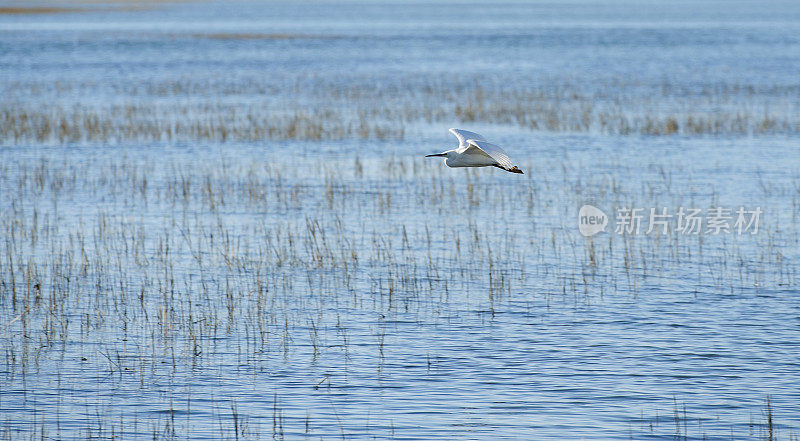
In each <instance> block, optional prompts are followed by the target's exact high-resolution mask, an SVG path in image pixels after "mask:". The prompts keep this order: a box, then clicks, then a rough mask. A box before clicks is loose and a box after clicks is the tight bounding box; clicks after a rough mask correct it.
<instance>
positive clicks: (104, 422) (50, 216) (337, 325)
mask: <svg viewBox="0 0 800 441" xmlns="http://www.w3.org/2000/svg"><path fill="white" fill-rule="evenodd" d="M295 161H300V162H301V163H300V164H298V163H293V164H292V166H289V165H288V164H286V163H284V162H283V160H281V159H280V158H279V157H277V158H274V159H273V160H271V161H263V162H262V161H247V160H242V159H241V157H239V156H238V155H236V156H228V157H222V158H217V159H209V160H197V159H193V157H181V158H179V159H170V160H159V161H156V159H155V158H154V157H149V159H148V158H145V159H132V158H128V157H124V156H123V157H114V158H111V157H107V158H105V159H99V160H84V159H81V158H80V157H79V156H70V157H68V158H67V159H66V160H58V161H56V160H53V159H48V158H44V157H43V158H41V159H30V160H16V161H12V162H8V163H4V164H3V165H2V166H0V167H2V173H0V175H1V176H2V177H0V185H2V188H3V189H5V190H4V193H3V195H2V197H3V201H2V204H3V207H4V209H3V210H2V212H1V213H0V228H2V231H3V237H4V241H3V243H2V245H1V246H2V251H3V256H4V258H3V259H2V261H1V262H0V276H1V277H2V279H1V280H0V286H2V288H3V292H4V294H3V296H2V297H0V326H2V330H3V335H4V338H3V339H2V340H0V350H1V351H2V352H1V353H2V357H3V359H2V366H3V374H2V375H3V378H4V382H5V383H6V384H13V385H19V386H20V387H24V386H23V385H25V384H35V383H37V382H38V380H37V379H39V378H42V376H44V377H48V378H51V377H53V376H55V378H56V379H57V381H58V383H59V384H63V387H64V388H70V387H77V386H78V384H79V383H75V382H76V381H78V382H79V381H80V380H78V379H75V378H74V377H73V376H72V375H70V374H69V372H70V371H75V372H84V371H88V372H95V373H96V375H99V376H100V377H102V378H104V380H103V381H104V382H111V383H112V384H115V385H116V386H114V387H115V388H116V387H120V388H122V389H124V390H127V389H131V390H139V392H137V393H147V394H150V393H153V392H154V391H155V390H158V385H163V384H164V383H165V382H168V383H180V382H181V381H182V380H181V379H182V378H184V377H185V376H186V375H189V374H190V373H192V372H194V373H201V372H215V370H216V369H220V366H227V365H230V364H231V363H233V364H234V365H236V366H240V367H238V368H237V369H238V370H242V371H243V372H242V373H240V374H239V375H244V376H245V378H247V377H249V376H257V375H259V372H265V371H269V370H271V369H274V368H275V367H276V360H283V362H287V363H312V364H313V363H319V362H321V361H322V360H326V359H330V357H333V358H335V359H339V358H342V359H344V360H348V359H350V358H351V357H354V356H355V354H359V356H363V355H364V353H365V351H366V353H367V354H369V356H370V357H371V358H370V359H371V360H373V362H372V366H373V369H374V371H375V372H376V374H377V375H381V374H382V373H383V372H385V370H386V369H387V367H386V363H387V360H388V359H389V357H391V355H392V354H393V353H395V351H397V350H398V349H399V347H400V346H399V344H398V338H399V336H398V334H396V333H393V332H392V328H391V327H388V326H390V325H387V324H386V323H387V322H388V323H397V322H398V321H400V322H402V320H408V317H413V319H411V323H416V325H415V326H419V327H426V326H428V324H430V323H434V324H435V323H440V322H442V321H445V322H446V321H447V320H449V319H447V317H449V316H451V315H452V314H454V313H457V312H458V311H460V314H470V315H471V314H477V315H479V316H484V315H485V316H486V317H496V316H498V315H500V316H502V314H504V313H507V311H509V310H513V309H514V308H517V307H518V302H519V299H520V297H522V298H525V299H527V300H526V301H527V302H530V303H529V306H527V308H531V306H530V304H536V305H538V306H537V307H538V308H543V309H544V310H549V309H550V308H551V307H554V305H557V304H565V305H575V307H580V308H585V307H590V306H591V305H593V304H596V303H602V302H604V301H608V299H609V298H624V299H629V300H630V299H634V300H635V299H637V298H638V297H639V296H644V295H652V292H650V291H647V286H648V285H652V284H653V283H658V282H655V281H658V280H663V279H665V278H666V279H684V280H686V281H690V283H692V284H695V285H696V286H706V287H713V289H714V290H717V291H720V292H725V293H727V295H734V296H735V295H746V293H748V292H750V291H751V290H752V289H754V288H753V287H754V286H756V287H763V288H756V289H765V290H774V289H780V288H778V287H780V286H796V285H797V283H798V280H797V276H798V273H797V270H798V267H797V265H796V264H794V263H792V262H789V261H787V260H786V259H783V258H782V255H783V254H785V253H787V252H788V251H787V250H786V249H785V247H786V246H791V244H793V243H796V242H797V240H798V239H797V229H796V228H788V229H787V228H780V227H779V226H778V225H775V224H772V223H770V219H769V218H765V219H764V220H765V221H766V223H765V224H764V225H762V228H763V230H764V232H765V234H763V235H757V236H753V237H752V238H749V239H748V241H754V242H755V243H754V244H753V245H752V246H751V245H748V243H747V242H744V243H743V242H740V241H736V240H725V239H711V238H708V239H704V238H702V237H691V236H679V235H670V236H665V237H658V236H657V237H654V238H642V237H619V236H615V235H613V234H612V235H604V236H597V237H596V238H594V239H593V240H591V241H585V240H583V238H581V237H580V236H578V235H577V234H575V231H574V230H575V225H574V216H573V215H574V213H572V210H573V209H574V207H578V206H579V205H580V204H581V203H582V202H583V198H584V196H585V194H586V193H587V192H588V193H591V194H595V195H606V196H605V198H606V199H603V200H602V201H605V202H606V203H608V204H612V203H613V202H612V201H619V202H621V203H625V204H628V205H636V204H637V203H641V202H642V201H644V200H649V198H652V197H653V196H654V193H653V192H654V190H653V189H654V188H656V189H663V188H669V187H670V186H672V187H673V191H670V192H668V193H666V194H661V193H659V194H661V197H669V194H676V195H677V194H681V193H683V191H677V190H680V189H681V188H682V187H683V186H684V185H688V184H678V183H676V182H674V181H673V178H672V175H671V174H670V173H667V172H665V171H664V169H663V168H662V169H660V170H659V169H658V168H655V169H654V170H652V174H649V175H648V177H647V178H646V181H645V182H647V183H648V185H642V186H641V187H631V186H624V185H620V184H619V183H617V182H616V181H615V180H612V179H608V178H607V177H603V176H599V177H597V178H591V179H588V180H587V179H586V178H581V177H580V176H581V175H582V173H580V170H579V169H577V168H576V165H575V164H573V163H571V162H568V161H567V162H564V163H562V164H560V168H561V170H562V171H561V172H559V173H546V172H545V170H544V169H541V170H540V169H538V167H548V169H550V170H554V169H558V168H559V167H552V166H546V165H539V166H535V165H533V164H523V166H524V167H525V168H526V169H530V170H531V173H530V174H527V175H525V176H524V177H523V178H522V180H519V182H514V185H508V186H505V185H503V184H501V183H499V181H497V180H496V179H495V178H496V177H498V176H500V175H496V174H492V172H491V171H489V173H480V172H479V171H475V170H467V171H464V173H463V174H462V175H458V176H456V175H454V174H452V173H450V171H449V170H447V169H445V168H443V167H441V164H439V163H438V161H437V162H436V163H433V162H430V161H424V159H413V160H410V161H403V160H400V159H398V158H391V157H390V158H386V159H384V158H380V159H377V158H357V159H355V160H351V159H347V160H338V161H335V162H333V163H331V162H329V161H325V160H322V159H320V158H317V157H308V158H297V159H295ZM303 170H319V171H320V172H319V173H318V174H317V175H316V176H308V175H306V174H305V173H304V172H303ZM483 171H485V170H483ZM673 171H676V172H677V171H679V170H673ZM465 181H466V182H465ZM795 181H796V182H800V178H795ZM676 186H678V187H681V188H677V189H676V188H675V187H676ZM400 190H402V191H400ZM762 190H763V191H765V192H769V193H772V192H775V191H778V189H777V188H775V187H769V186H766V185H765V186H764V187H763V189H762ZM780 191H789V192H791V191H796V189H795V190H792V189H790V188H784V189H783V190H780ZM673 197H674V196H673ZM765 197H766V195H765ZM708 198H709V200H710V201H713V200H715V199H716V196H715V194H714V193H713V192H712V193H711V194H710V195H709V196H708ZM465 200H467V201H468V203H466V204H465V203H464V201H465ZM521 201H522V203H520V202H521ZM602 201H601V202H602ZM681 202H682V200H681V199H672V200H666V201H665V204H666V203H670V204H674V205H675V206H677V205H679V204H680V203H681ZM412 207H413V210H411V208H412ZM797 210H798V206H797V205H795V207H794V213H793V216H797V215H798V213H797ZM412 212H424V213H426V214H425V216H415V215H412V214H411V213H412ZM773 221H774V220H773ZM753 249H757V250H760V253H761V254H760V255H758V256H753V255H752V254H751V251H752V250H753ZM643 291H644V292H650V294H645V293H643ZM435 356H436V354H433V357H434V359H435ZM428 357H429V358H428V360H427V361H426V362H424V363H423V364H426V365H427V369H428V370H430V369H431V366H432V362H431V356H430V355H429V356H428ZM53 363H57V364H58V365H60V366H62V367H63V368H64V370H63V373H60V372H61V371H56V373H54V372H53V371H52V369H51V368H49V367H48V366H52V364H53ZM435 365H436V364H435V362H434V363H433V366H435ZM338 375H341V374H336V373H335V371H334V373H331V372H328V373H326V374H325V376H324V377H323V378H322V380H320V377H319V376H314V377H313V378H309V379H308V390H309V391H316V392H315V393H318V394H326V393H330V388H331V384H333V385H334V386H335V385H336V382H337V381H339V380H338V379H337V376H338ZM78 378H80V377H78ZM237 378H238V377H237ZM326 383H327V389H326V386H325V384H326ZM28 387H30V386H28ZM173 393H174V394H176V397H177V396H178V395H179V392H177V391H175V392H173ZM321 396H322V397H324V396H325V395H321ZM167 398H169V397H167ZM167 398H165V397H164V396H160V398H158V399H156V401H155V402H156V403H157V404H156V405H155V406H156V407H157V408H158V409H160V410H159V411H158V412H156V413H155V414H152V415H140V416H138V417H132V416H131V415H132V414H131V411H130V410H125V409H122V408H115V407H114V406H112V405H111V404H110V403H106V402H104V401H92V400H82V399H77V401H76V399H75V397H72V398H70V399H69V401H70V402H73V403H74V402H78V403H82V405H86V406H88V409H87V410H88V411H89V413H88V414H86V415H84V416H83V417H85V419H83V420H81V423H79V424H77V426H76V425H70V426H69V428H67V427H63V426H61V425H60V423H59V417H58V415H59V412H62V413H63V412H67V413H70V414H72V415H73V416H75V410H74V407H71V406H64V408H63V409H62V408H61V407H60V405H59V404H57V403H56V404H54V403H52V401H47V404H46V406H45V405H44V404H42V403H41V402H39V404H37V403H35V402H28V403H27V404H25V405H24V407H25V408H26V409H29V410H34V411H38V412H39V414H40V415H41V418H38V417H37V418H36V419H33V420H31V421H29V424H28V425H23V426H20V425H19V424H17V423H15V422H13V421H12V420H8V421H6V422H4V423H3V425H4V426H3V427H4V429H3V430H4V433H5V434H7V435H6V436H8V437H16V436H17V435H18V434H21V433H25V434H26V436H27V435H31V436H43V437H46V436H50V435H49V434H55V435H53V436H56V437H61V436H65V435H70V436H72V435H76V434H81V436H91V437H101V436H104V437H112V438H113V437H114V436H117V435H119V434H120V433H127V432H129V431H131V430H133V432H137V431H140V432H141V431H143V433H149V434H150V435H152V436H153V437H154V438H171V437H174V436H182V434H191V433H193V430H194V429H193V427H192V426H193V425H195V424H197V423H198V417H196V416H193V415H195V414H193V413H192V411H191V409H192V408H194V407H193V406H198V407H199V409H198V410H200V411H201V413H200V414H198V415H201V414H203V413H202V412H206V413H208V412H210V413H211V414H212V421H214V422H215V425H216V426H215V427H217V428H216V429H214V430H216V431H217V432H215V433H216V435H215V436H219V437H222V438H237V437H242V438H247V437H251V438H257V437H259V436H262V435H264V434H267V433H270V431H271V433H272V435H273V436H277V437H279V436H282V434H284V433H285V431H286V430H287V429H288V428H284V424H286V425H292V427H293V428H292V429H291V430H304V431H307V430H312V432H311V433H312V434H313V433H314V432H313V427H317V426H318V425H323V426H324V425H326V424H335V427H336V430H337V431H341V432H343V433H345V431H346V430H350V431H352V430H355V429H353V428H352V426H351V425H349V424H350V422H349V421H346V420H345V421H342V419H341V418H340V417H339V416H338V415H337V418H336V419H335V420H336V421H337V422H335V423H332V422H331V420H330V419H326V418H325V417H321V416H316V417H309V416H308V412H309V411H308V410H307V411H306V414H305V415H306V417H305V421H304V423H303V424H304V425H305V428H304V429H299V428H297V426H296V424H295V423H296V422H297V421H296V420H284V416H283V413H282V411H281V410H280V403H279V402H278V399H279V397H277V396H276V397H275V400H276V401H275V403H278V404H274V403H273V407H274V417H273V419H272V421H273V423H270V422H269V421H264V420H263V418H257V417H255V415H254V414H253V413H252V411H251V412H248V413H245V414H242V413H241V411H240V410H241V403H240V404H238V405H237V404H235V403H232V401H231V400H233V399H234V397H233V396H231V397H226V396H222V397H215V398H213V399H210V400H205V401H203V404H187V403H186V402H185V400H184V399H183V398H181V405H180V406H183V407H180V408H176V407H175V404H174V403H173V402H172V400H171V398H169V399H167ZM6 399H8V398H6ZM39 406H45V407H39ZM37 409H38V410H37ZM59 409H61V410H59ZM159 412H161V413H159ZM34 413H36V412H34ZM92 415H94V416H92ZM134 415H135V414H134ZM83 417H82V418H83ZM134 421H135V422H136V424H135V426H136V427H138V428H137V429H131V427H132V425H133V424H134ZM201 426H202V427H204V430H209V429H208V428H207V427H206V425H203V424H201ZM345 426H347V427H349V429H345V428H344V427H345ZM309 427H311V428H312V429H309ZM204 433H205V432H204ZM347 433H350V432H347ZM680 433H685V432H680ZM258 434H261V435H258Z"/></svg>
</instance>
